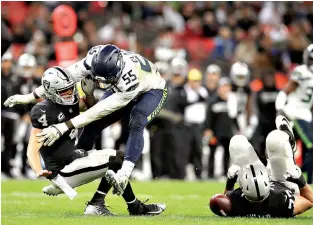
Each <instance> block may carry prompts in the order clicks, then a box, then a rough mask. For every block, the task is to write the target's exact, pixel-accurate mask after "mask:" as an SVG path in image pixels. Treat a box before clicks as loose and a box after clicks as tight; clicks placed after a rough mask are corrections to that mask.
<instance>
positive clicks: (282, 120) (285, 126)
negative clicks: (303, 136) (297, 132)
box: [275, 115, 297, 153]
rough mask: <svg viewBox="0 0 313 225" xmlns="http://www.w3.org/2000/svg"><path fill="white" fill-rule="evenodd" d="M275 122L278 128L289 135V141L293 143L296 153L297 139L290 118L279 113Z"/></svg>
mask: <svg viewBox="0 0 313 225" xmlns="http://www.w3.org/2000/svg"><path fill="white" fill-rule="evenodd" d="M275 124H276V128H277V129H279V130H281V131H284V132H285V133H287V134H288V135H289V143H290V145H291V148H292V152H293V153H295V152H296V151H297V146H296V139H295V136H294V134H293V131H292V127H291V124H290V122H289V121H288V119H287V118H286V117H284V116H281V115H279V116H277V117H276V120H275Z"/></svg>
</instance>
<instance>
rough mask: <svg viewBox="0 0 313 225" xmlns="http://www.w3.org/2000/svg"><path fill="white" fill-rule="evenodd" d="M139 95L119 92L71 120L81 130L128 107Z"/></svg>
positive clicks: (136, 92) (134, 92)
mask: <svg viewBox="0 0 313 225" xmlns="http://www.w3.org/2000/svg"><path fill="white" fill-rule="evenodd" d="M138 94H139V92H138V91H136V90H135V91H131V92H117V93H114V94H112V95H111V96H109V97H107V98H105V99H103V100H101V101H99V102H98V103H97V104H95V105H94V106H93V107H91V108H90V109H88V110H87V111H86V112H84V113H82V114H80V115H78V116H76V117H74V118H73V119H71V122H72V124H73V126H74V127H75V128H81V127H83V126H86V125H87V124H89V123H91V122H93V121H96V120H99V119H101V118H103V117H105V116H106V115H109V114H110V113H112V112H114V111H116V110H118V109H120V108H122V107H124V106H126V105H127V104H128V103H129V102H130V101H131V100H133V99H134V98H135V97H136V96H137V95H138Z"/></svg>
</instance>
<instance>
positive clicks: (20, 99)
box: [4, 95, 28, 107]
mask: <svg viewBox="0 0 313 225" xmlns="http://www.w3.org/2000/svg"><path fill="white" fill-rule="evenodd" d="M27 100H28V99H27V98H25V96H24V95H12V96H10V97H9V98H8V99H7V100H6V101H5V102H4V106H5V107H13V106H15V105H18V104H27V103H28V101H27Z"/></svg>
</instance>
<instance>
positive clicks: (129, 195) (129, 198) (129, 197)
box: [122, 183, 137, 204]
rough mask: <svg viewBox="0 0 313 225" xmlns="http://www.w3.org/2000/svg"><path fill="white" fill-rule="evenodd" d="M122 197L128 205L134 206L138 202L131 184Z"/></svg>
mask: <svg viewBox="0 0 313 225" xmlns="http://www.w3.org/2000/svg"><path fill="white" fill-rule="evenodd" d="M122 196H123V198H124V200H125V202H126V203H127V204H132V203H134V202H136V200H137V199H136V196H135V194H134V192H133V189H132V187H131V185H130V183H128V184H127V186H126V188H125V191H124V193H123V195H122Z"/></svg>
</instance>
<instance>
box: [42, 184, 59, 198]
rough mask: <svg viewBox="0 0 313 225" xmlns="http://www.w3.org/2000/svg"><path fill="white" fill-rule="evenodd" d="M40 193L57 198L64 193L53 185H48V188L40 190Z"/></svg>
mask: <svg viewBox="0 0 313 225" xmlns="http://www.w3.org/2000/svg"><path fill="white" fill-rule="evenodd" d="M42 192H43V193H44V194H46V195H49V196H57V195H59V194H62V193H64V192H63V191H62V190H61V189H60V188H59V187H56V186H54V185H52V184H51V185H49V186H46V187H44V188H43V189H42Z"/></svg>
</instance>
